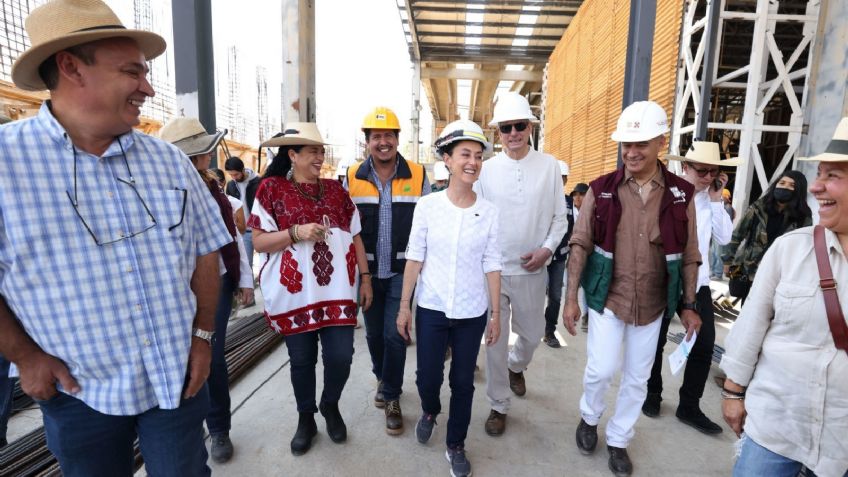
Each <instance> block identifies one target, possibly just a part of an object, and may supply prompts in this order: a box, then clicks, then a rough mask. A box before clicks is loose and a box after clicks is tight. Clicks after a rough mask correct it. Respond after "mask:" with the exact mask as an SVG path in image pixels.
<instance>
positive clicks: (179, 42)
mask: <svg viewBox="0 0 848 477" xmlns="http://www.w3.org/2000/svg"><path fill="white" fill-rule="evenodd" d="M171 14H172V15H173V22H174V58H175V59H176V60H175V61H174V69H175V71H174V73H175V74H174V86H175V90H176V93H177V97H176V100H177V114H178V115H180V116H186V117H196V118H198V119H200V122H201V123H202V124H203V126H204V127H205V128H206V130H207V131H209V132H210V133H211V132H213V131H214V130H215V129H216V127H217V124H216V120H215V63H214V60H213V48H212V5H211V0H181V1H178V2H172V3H171Z"/></svg>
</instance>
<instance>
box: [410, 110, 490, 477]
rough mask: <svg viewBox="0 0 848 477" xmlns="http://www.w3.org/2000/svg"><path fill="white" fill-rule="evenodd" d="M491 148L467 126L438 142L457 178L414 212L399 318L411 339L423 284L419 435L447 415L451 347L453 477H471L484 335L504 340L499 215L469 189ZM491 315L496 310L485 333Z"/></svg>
mask: <svg viewBox="0 0 848 477" xmlns="http://www.w3.org/2000/svg"><path fill="white" fill-rule="evenodd" d="M489 147H490V146H489V143H488V141H486V136H485V135H484V134H483V130H482V129H481V128H480V126H478V125H477V124H475V123H473V122H471V121H468V120H460V121H455V122H453V123H450V124H448V125H447V126H446V127H445V129H444V131H443V132H442V134H441V136H439V139H438V140H437V141H436V148H437V149H438V152H439V153H440V154H441V155H442V158H443V159H444V161H445V165H446V166H447V167H448V170H449V172H450V174H451V176H452V177H451V180H450V182H449V185H448V188H447V190H445V191H442V192H437V193H435V194H430V195H428V196H425V197H423V198H421V200H420V201H419V202H418V205H417V206H416V208H415V215H414V217H413V220H412V230H411V233H410V237H409V246H408V248H407V251H406V269H405V271H404V275H403V292H402V293H401V305H402V306H401V307H400V311H399V312H398V318H397V327H398V332H399V333H400V334H401V336H403V337H404V338H406V339H408V338H409V335H410V331H411V328H412V314H411V312H410V311H409V303H410V301H411V300H412V291H413V289H415V285H416V282H418V283H419V285H418V288H417V289H416V292H417V299H418V307H417V309H416V316H417V320H416V322H415V331H416V336H417V337H418V346H417V349H418V372H417V379H416V383H417V384H418V394H419V396H420V397H421V407H422V415H421V418H420V419H419V420H418V424H417V425H416V426H415V436H416V438H417V439H418V442H420V443H422V444H424V443H426V442H427V441H428V440H429V439H430V436H431V435H432V433H433V427H434V426H435V424H436V416H437V415H438V414H439V413H440V412H441V408H442V407H441V402H440V401H439V391H440V389H441V386H442V381H443V380H444V367H445V365H444V356H445V352H446V351H447V349H448V347H450V348H451V350H452V354H453V359H452V360H451V370H450V387H451V400H450V417H449V419H448V426H447V427H448V429H447V436H446V443H447V451H446V454H445V455H446V457H447V459H448V461H449V462H450V465H451V474H452V475H453V476H455V477H458V476H467V475H471V464H470V463H469V462H468V459H467V458H466V457H465V450H464V448H465V437H466V435H467V433H468V424H469V422H470V421H471V403H472V398H473V397H474V366H475V364H476V362H477V354H478V352H479V351H480V339H481V338H482V336H483V332H484V331H486V344H487V345H492V344H494V343H495V342H497V341H498V336H499V334H500V322H499V318H500V311H499V310H500V270H501V266H502V265H501V253H500V247H499V246H498V242H497V237H498V210H497V208H496V207H495V206H494V204H492V203H491V202H489V201H487V200H485V199H483V198H482V197H479V196H478V195H477V194H476V193H475V192H474V191H473V190H472V189H471V186H472V185H473V184H474V182H475V181H476V180H477V177H478V176H479V175H480V169H481V167H482V165H483V151H484V150H487V149H488V148H489ZM419 275H420V280H419ZM487 288H488V290H487ZM487 291H488V293H487ZM489 301H490V302H489ZM487 308H488V309H490V310H492V315H491V320H489V321H488V328H487V315H488V312H487Z"/></svg>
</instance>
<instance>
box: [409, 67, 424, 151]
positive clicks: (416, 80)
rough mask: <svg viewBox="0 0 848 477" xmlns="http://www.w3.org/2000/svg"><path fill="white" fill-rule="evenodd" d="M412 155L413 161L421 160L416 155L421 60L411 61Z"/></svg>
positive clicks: (418, 131) (418, 127) (419, 124)
mask: <svg viewBox="0 0 848 477" xmlns="http://www.w3.org/2000/svg"><path fill="white" fill-rule="evenodd" d="M411 113H412V114H411V117H410V122H411V123H412V157H411V158H410V159H411V160H412V161H413V162H421V161H420V157H419V155H418V142H419V139H418V138H419V136H420V134H419V133H420V131H421V62H420V61H413V62H412V111H411Z"/></svg>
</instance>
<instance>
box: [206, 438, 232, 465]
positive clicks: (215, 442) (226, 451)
mask: <svg viewBox="0 0 848 477" xmlns="http://www.w3.org/2000/svg"><path fill="white" fill-rule="evenodd" d="M210 437H211V441H212V446H211V449H210V450H209V454H210V456H211V457H212V460H213V461H215V462H216V463H218V464H223V463H224V462H227V461H229V460H230V459H231V458H232V457H233V443H232V441H230V436H229V434H227V433H226V432H224V433H221V434H213V435H212V436H210Z"/></svg>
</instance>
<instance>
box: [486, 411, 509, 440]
mask: <svg viewBox="0 0 848 477" xmlns="http://www.w3.org/2000/svg"><path fill="white" fill-rule="evenodd" d="M505 430H506V414H501V413H499V412H498V411H495V410H494V409H492V411H491V412H490V413H489V417H488V419H486V434H488V435H490V436H492V437H494V436H499V435H501V434H503V433H504V431H505Z"/></svg>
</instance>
